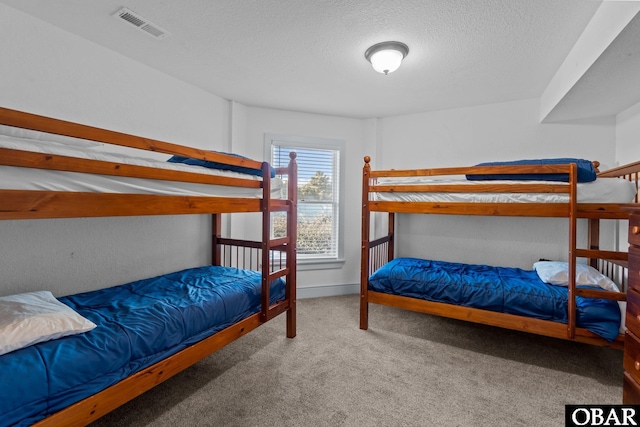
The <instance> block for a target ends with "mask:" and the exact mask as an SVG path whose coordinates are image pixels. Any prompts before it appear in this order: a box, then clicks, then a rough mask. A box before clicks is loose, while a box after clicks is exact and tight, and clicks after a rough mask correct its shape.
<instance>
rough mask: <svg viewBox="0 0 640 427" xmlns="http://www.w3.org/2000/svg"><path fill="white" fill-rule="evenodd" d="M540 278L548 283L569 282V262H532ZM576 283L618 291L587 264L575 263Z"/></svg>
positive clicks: (613, 284) (563, 284)
mask: <svg viewBox="0 0 640 427" xmlns="http://www.w3.org/2000/svg"><path fill="white" fill-rule="evenodd" d="M533 269H534V270H536V272H537V273H538V276H539V277H540V280H542V281H543V282H544V283H548V284H550V285H559V286H567V285H568V283H569V263H567V262H560V261H538V262H536V263H535V264H533ZM576 285H587V286H599V287H601V288H602V289H606V290H607V291H613V292H620V289H618V285H616V284H615V283H614V282H613V281H612V280H611V279H609V278H608V277H607V276H605V275H603V274H602V273H600V272H599V271H598V270H596V269H595V268H593V267H591V266H590V265H587V264H576Z"/></svg>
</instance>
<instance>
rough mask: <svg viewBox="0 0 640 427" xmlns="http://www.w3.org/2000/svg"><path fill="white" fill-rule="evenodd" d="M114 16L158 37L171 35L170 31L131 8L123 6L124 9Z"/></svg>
mask: <svg viewBox="0 0 640 427" xmlns="http://www.w3.org/2000/svg"><path fill="white" fill-rule="evenodd" d="M113 16H114V17H116V18H118V19H122V20H123V21H126V22H128V23H129V24H131V25H133V26H135V27H136V28H137V29H139V30H140V31H144V32H145V33H147V34H149V35H150V36H153V37H155V38H157V39H163V38H165V37H167V36H168V35H170V33H169V32H168V31H166V30H165V29H163V28H162V27H160V26H159V25H156V24H154V23H152V22H149V20H147V19H145V18H143V17H142V16H140V15H138V14H137V13H135V12H134V11H132V10H130V9H127V8H126V7H123V8H122V9H120V10H119V11H117V12H116V13H115V14H114V15H113Z"/></svg>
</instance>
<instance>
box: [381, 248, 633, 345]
mask: <svg viewBox="0 0 640 427" xmlns="http://www.w3.org/2000/svg"><path fill="white" fill-rule="evenodd" d="M579 287H583V286H579ZM584 287H585V288H588V287H587V286H584ZM595 289H600V288H595ZM369 290H372V291H376V292H382V293H386V294H393V295H402V296H407V297H412V298H419V299H424V300H428V301H435V302H441V303H446V304H454V305H461V306H466V307H473V308H479V309H484V310H490V311H497V312H501V313H509V314H515V315H519V316H527V317H532V318H536V319H542V320H551V321H554V322H560V323H567V322H568V318H567V302H568V289H567V287H565V286H558V285H549V284H546V283H544V282H543V281H542V280H541V279H540V277H539V276H538V273H536V271H535V270H523V269H520V268H512V267H493V266H488V265H478V264H461V263H453V262H446V261H433V260H423V259H417V258H396V259H394V260H392V261H390V262H389V263H387V264H385V265H384V266H382V267H381V268H380V269H378V270H377V271H376V272H374V273H373V275H371V277H370V278H369ZM620 324H621V314H620V308H619V305H618V303H617V302H616V301H610V300H603V299H595V298H583V297H577V298H576V325H577V326H578V327H580V328H585V329H587V330H589V331H591V332H593V333H595V334H597V335H599V336H601V337H603V338H604V339H606V340H608V341H609V342H611V341H613V340H614V339H615V338H616V337H617V336H618V334H619V330H620Z"/></svg>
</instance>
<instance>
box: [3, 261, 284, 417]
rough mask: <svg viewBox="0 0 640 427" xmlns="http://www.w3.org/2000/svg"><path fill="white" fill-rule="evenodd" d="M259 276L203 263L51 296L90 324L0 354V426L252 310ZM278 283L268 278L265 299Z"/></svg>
mask: <svg viewBox="0 0 640 427" xmlns="http://www.w3.org/2000/svg"><path fill="white" fill-rule="evenodd" d="M261 278H262V275H261V274H260V273H258V272H255V271H249V270H239V269H236V268H230V267H218V266H205V267H198V268H192V269H187V270H183V271H179V272H176V273H171V274H167V275H163V276H159V277H155V278H151V279H145V280H140V281H137V282H133V283H129V284H126V285H121V286H116V287H112V288H106V289H101V290H97V291H92V292H87V293H82V294H77V295H71V296H67V297H62V298H58V300H59V301H60V302H62V303H64V304H66V305H68V306H69V307H71V308H72V309H74V310H75V311H76V312H77V313H79V314H80V315H81V316H83V317H85V318H87V319H89V320H91V321H92V322H93V323H95V324H96V325H97V327H96V328H95V329H93V330H91V331H89V332H86V333H84V334H80V335H73V336H68V337H64V338H60V339H57V340H53V341H48V342H43V343H39V344H35V345H32V346H30V347H26V348H23V349H20V350H16V351H13V352H11V353H7V354H4V355H2V356H0V426H8V425H14V424H17V425H31V424H33V423H34V422H36V421H38V420H40V419H42V418H44V417H46V416H48V415H51V414H53V413H55V412H57V411H59V410H61V409H63V408H65V407H67V406H69V405H71V404H73V403H75V402H77V401H79V400H81V399H83V398H86V397H88V396H91V395H93V394H95V393H97V392H99V391H100V390H103V389H104V388H106V387H109V386H110V385H113V384H115V383H117V382H118V381H120V380H122V379H124V378H126V377H128V376H130V375H132V374H134V373H135V372H137V371H140V370H141V369H143V368H145V367H148V366H150V365H152V364H154V363H156V362H159V361H161V360H163V359H165V358H166V357H168V356H170V355H172V354H174V353H176V352H178V351H179V350H182V349H184V348H186V347H188V346H190V345H192V344H194V343H196V342H198V341H200V340H202V339H204V338H206V337H208V336H210V335H212V334H214V333H216V332H218V331H220V330H222V329H224V328H226V327H228V326H231V325H232V324H234V323H237V322H238V321H240V320H242V319H244V318H246V317H248V316H250V315H252V314H254V313H257V312H259V310H260V305H261V304H260V296H261ZM284 288H285V287H284V280H283V279H281V278H280V279H277V280H274V281H273V282H272V283H271V288H270V289H271V290H270V300H271V303H272V304H273V303H275V302H277V301H280V300H282V299H284V295H285V289H284Z"/></svg>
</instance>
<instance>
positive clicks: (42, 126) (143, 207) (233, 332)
mask: <svg viewBox="0 0 640 427" xmlns="http://www.w3.org/2000/svg"><path fill="white" fill-rule="evenodd" d="M0 124H2V125H7V126H13V127H18V128H24V129H31V130H35V131H40V132H47V133H52V134H57V135H65V136H69V137H75V138H81V139H86V140H91V141H97V142H102V143H107V144H115V145H119V146H124V147H131V148H137V149H142V150H149V151H155V152H160V153H167V154H173V155H179V156H184V157H192V158H196V159H202V160H210V161H215V162H219V163H226V164H229V165H235V166H242V167H247V168H251V169H259V170H262V172H263V176H266V177H268V176H270V166H269V164H268V163H267V162H258V161H254V160H249V159H245V158H240V157H236V156H232V155H225V154H219V153H214V152H210V151H205V150H200V149H195V148H190V147H186V146H181V145H177V144H171V143H168V142H163V141H157V140H152V139H148V138H143V137H139V136H133V135H127V134H123V133H119V132H114V131H111V130H105V129H100V128H95V127H90V126H86V125H82V124H77V123H72V122H67V121H63V120H58V119H54V118H48V117H43V116H38V115H34V114H29V113H25V112H20V111H16V110H11V109H6V108H0ZM290 157H291V160H290V162H289V165H288V166H287V167H286V168H278V169H276V173H277V174H278V175H283V176H287V179H288V184H287V185H288V187H287V198H286V199H273V198H271V196H270V194H271V193H270V180H269V179H264V180H250V179H242V178H229V177H219V176H211V175H202V174H198V173H190V172H180V171H173V170H165V169H156V168H151V167H143V166H132V165H126V164H119V163H113V162H106V161H98V160H87V159H79V158H73V157H66V156H59V155H51V154H42V153H34V152H28V151H22V150H13V149H6V148H0V164H1V165H8V166H19V167H28V168H40V169H51V170H59V171H69V172H84V173H91V174H101V175H114V176H123V177H137V178H150V179H154V180H167V181H182V182H191V183H201V184H215V185H226V186H236V187H249V188H256V189H259V188H262V197H261V198H238V197H212V196H166V195H149V194H115V193H85V192H64V191H31V190H29V191H27V190H2V189H0V219H4V220H14V219H16V220H23V219H42V218H74V217H106V216H136V215H176V214H208V215H211V216H212V229H213V233H212V264H213V265H230V266H234V267H239V268H245V269H253V270H257V271H261V272H262V309H261V312H260V313H256V314H255V315H252V316H250V317H248V318H246V319H244V320H242V321H240V322H238V323H236V324H234V325H232V326H230V327H228V328H226V329H224V330H222V331H220V332H218V333H216V334H214V335H212V336H210V337H209V338H206V339H204V340H202V341H200V342H199V343H197V344H194V345H192V346H190V347H188V348H186V349H184V350H182V351H180V352H178V353H176V354H174V355H172V356H170V357H168V358H167V359H165V360H163V361H161V362H158V363H156V364H154V365H152V366H150V367H148V368H145V369H143V370H141V371H139V372H137V373H136V374H134V375H132V376H130V377H128V378H126V379H124V380H122V381H120V382H118V383H116V384H115V385H113V386H111V387H108V388H107V389H105V390H103V391H101V392H99V393H97V394H95V395H93V396H90V397H88V398H86V399H84V400H81V401H79V402H77V403H75V404H73V405H71V406H69V407H67V408H65V409H63V410H62V411H60V412H58V413H56V414H53V415H51V416H49V417H48V418H46V419H44V420H42V421H40V422H38V423H37V424H36V425H37V426H58V425H86V424H89V423H90V422H92V421H95V420H96V419H98V418H100V417H101V416H103V415H105V414H107V413H108V412H110V411H112V410H113V409H115V408H117V407H118V406H121V405H122V404H124V403H126V402H128V401H130V400H131V399H133V398H135V397H136V396H139V395H140V394H142V393H144V392H145V391H147V390H149V389H151V388H153V387H154V386H156V385H158V384H159V383H161V382H163V381H165V380H166V379H168V378H170V377H171V376H173V375H175V374H177V373H178V372H180V371H182V370H184V369H186V368H188V367H189V366H191V365H193V364H194V363H196V362H197V361H199V360H201V359H203V358H204V357H206V356H208V355H210V354H211V353H213V352H215V351H217V350H218V349H220V348H222V347H224V346H225V345H227V344H229V343H231V342H233V341H234V340H236V339H238V338H240V337H241V336H243V335H245V334H247V333H249V332H250V331H252V330H254V329H256V328H257V327H258V326H260V325H262V324H263V323H265V322H267V321H269V320H270V319H272V318H274V317H276V316H278V315H279V314H282V313H285V312H286V335H287V337H289V338H293V337H295V335H296V248H295V246H296V211H297V206H296V203H297V202H296V201H297V165H296V161H295V153H292V154H291V156H290ZM235 212H261V213H262V240H261V241H259V242H254V241H247V240H237V239H229V238H222V237H221V214H223V213H235ZM273 212H284V213H285V214H286V216H287V235H286V236H285V237H278V238H273V239H272V238H271V237H270V223H271V215H272V213H273ZM279 277H285V279H286V291H285V299H284V300H283V301H281V302H278V303H276V304H273V305H270V304H269V284H270V282H271V281H273V280H275V279H277V278H279Z"/></svg>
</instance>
